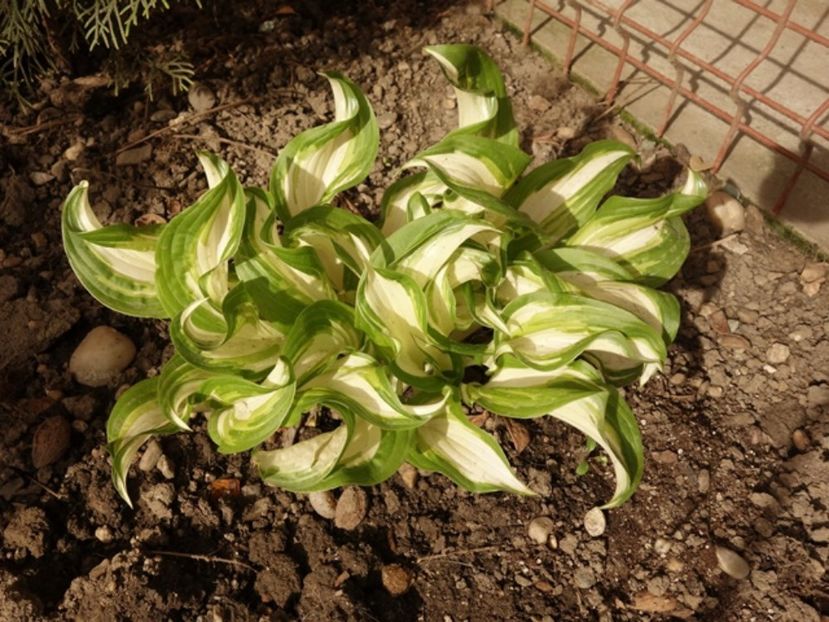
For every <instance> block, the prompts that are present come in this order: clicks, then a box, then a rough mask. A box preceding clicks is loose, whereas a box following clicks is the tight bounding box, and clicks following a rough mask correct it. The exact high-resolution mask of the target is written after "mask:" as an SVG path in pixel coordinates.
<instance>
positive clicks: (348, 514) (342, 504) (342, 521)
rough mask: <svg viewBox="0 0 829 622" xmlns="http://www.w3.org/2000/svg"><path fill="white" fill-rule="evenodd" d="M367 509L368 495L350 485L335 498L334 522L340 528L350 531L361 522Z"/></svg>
mask: <svg viewBox="0 0 829 622" xmlns="http://www.w3.org/2000/svg"><path fill="white" fill-rule="evenodd" d="M367 511H368V496H367V495H366V493H365V491H364V490H363V489H362V488H358V487H356V486H350V487H348V488H346V489H345V490H344V491H343V494H341V495H340V498H339V499H338V500H337V509H336V511H335V514H334V524H335V525H336V526H337V527H339V528H340V529H345V530H346V531H351V530H352V529H356V528H357V526H358V525H359V524H360V523H361V522H363V519H364V518H365V517H366V512H367Z"/></svg>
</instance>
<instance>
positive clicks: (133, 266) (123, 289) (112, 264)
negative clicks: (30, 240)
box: [61, 181, 169, 318]
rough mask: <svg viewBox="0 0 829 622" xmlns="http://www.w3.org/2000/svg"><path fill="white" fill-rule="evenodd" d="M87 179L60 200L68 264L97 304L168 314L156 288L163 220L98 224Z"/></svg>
mask: <svg viewBox="0 0 829 622" xmlns="http://www.w3.org/2000/svg"><path fill="white" fill-rule="evenodd" d="M88 186H89V184H87V182H85V181H83V182H81V183H80V184H78V185H77V186H75V188H74V189H73V190H72V192H71V193H70V194H69V196H68V197H67V198H66V201H65V202H64V204H63V208H62V209H63V213H62V215H61V228H62V231H63V246H64V249H65V250H66V256H67V257H68V258H69V265H71V266H72V270H73V271H74V272H75V274H76V275H77V277H78V280H79V281H80V282H81V284H83V286H84V287H85V288H86V289H87V291H88V292H89V293H90V294H92V295H93V296H94V297H95V299H96V300H98V301H99V302H100V303H101V304H103V305H105V306H107V307H109V308H110V309H114V310H115V311H118V312H120V313H123V314H125V315H133V316H137V317H156V318H166V317H169V314H168V313H167V312H166V311H165V309H164V308H163V307H162V305H161V302H160V301H159V299H158V292H157V291H156V282H155V273H156V262H155V248H156V245H157V243H158V237H159V235H160V234H161V231H162V228H163V225H160V226H159V225H155V226H149V227H131V226H129V225H115V226H111V227H102V226H101V223H100V221H99V220H98V218H97V217H96V216H95V213H94V212H93V211H92V208H91V207H90V206H89V198H88V196H87V193H88Z"/></svg>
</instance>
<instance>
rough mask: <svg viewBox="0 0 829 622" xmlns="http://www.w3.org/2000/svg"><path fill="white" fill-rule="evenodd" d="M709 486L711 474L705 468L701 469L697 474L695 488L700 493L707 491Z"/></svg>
mask: <svg viewBox="0 0 829 622" xmlns="http://www.w3.org/2000/svg"><path fill="white" fill-rule="evenodd" d="M710 487H711V474H710V473H709V472H708V470H707V469H702V470H701V471H700V472H699V473H698V474H697V490H699V491H700V492H701V493H703V494H705V493H706V492H708V489H709V488H710Z"/></svg>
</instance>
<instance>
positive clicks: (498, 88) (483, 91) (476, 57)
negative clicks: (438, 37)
mask: <svg viewBox="0 0 829 622" xmlns="http://www.w3.org/2000/svg"><path fill="white" fill-rule="evenodd" d="M424 51H425V52H426V53H427V54H430V55H431V56H433V57H434V58H435V59H437V61H438V62H439V63H440V65H441V68H442V69H443V73H444V74H445V75H446V78H447V79H448V80H449V82H451V83H452V87H453V88H454V89H455V95H456V96H457V100H458V127H459V128H460V129H459V130H457V131H456V133H458V132H460V133H469V134H477V135H480V136H486V137H488V138H494V139H496V140H499V141H501V142H503V143H506V144H508V145H511V146H513V147H517V146H518V130H517V128H516V127H515V120H514V119H513V118H512V104H511V103H510V100H509V97H507V91H506V88H504V79H503V77H502V76H501V72H500V70H499V69H498V66H497V65H496V64H495V63H494V62H493V60H492V59H491V58H490V57H489V56H488V55H487V54H486V53H484V52H483V50H481V49H480V48H479V47H476V46H474V45H468V44H454V45H433V46H429V47H427V48H424Z"/></svg>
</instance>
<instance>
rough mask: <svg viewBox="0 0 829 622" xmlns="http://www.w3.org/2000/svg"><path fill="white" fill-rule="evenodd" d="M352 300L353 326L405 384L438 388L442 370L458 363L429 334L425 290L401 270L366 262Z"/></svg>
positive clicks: (446, 369) (440, 383)
mask: <svg viewBox="0 0 829 622" xmlns="http://www.w3.org/2000/svg"><path fill="white" fill-rule="evenodd" d="M417 222H419V221H415V223H412V224H417ZM400 233H403V230H401V231H400ZM355 306H356V309H355V310H356V319H357V327H358V328H360V329H361V330H363V331H364V332H365V333H366V335H367V336H368V338H369V339H371V341H372V342H373V343H374V344H375V345H376V346H377V347H378V348H379V349H380V350H381V351H382V352H384V354H385V355H386V356H387V357H388V358H389V359H391V360H392V361H393V362H394V363H393V364H394V368H395V373H396V374H397V375H398V376H399V377H400V378H401V379H403V380H404V381H405V382H407V383H409V384H414V385H416V386H418V387H420V388H422V389H424V390H427V391H428V390H431V391H439V390H440V387H441V386H442V385H443V383H444V381H443V380H442V378H441V375H442V374H444V373H448V372H451V370H452V369H454V368H455V367H456V364H455V361H454V360H453V358H452V357H451V356H450V355H449V354H448V353H446V352H444V351H442V350H441V349H440V348H439V347H437V346H436V345H435V344H434V343H433V340H432V339H431V338H430V337H429V318H428V307H427V302H426V296H425V294H424V292H423V290H422V289H421V288H420V287H419V286H418V285H417V283H415V281H414V280H413V279H412V278H411V277H409V276H406V275H405V274H401V273H399V272H396V271H394V270H389V269H384V268H374V267H373V266H371V265H369V267H368V269H367V270H366V272H365V273H364V274H363V277H362V278H361V279H360V285H359V288H358V290H357V301H356V305H355Z"/></svg>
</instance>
